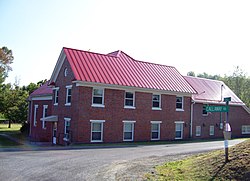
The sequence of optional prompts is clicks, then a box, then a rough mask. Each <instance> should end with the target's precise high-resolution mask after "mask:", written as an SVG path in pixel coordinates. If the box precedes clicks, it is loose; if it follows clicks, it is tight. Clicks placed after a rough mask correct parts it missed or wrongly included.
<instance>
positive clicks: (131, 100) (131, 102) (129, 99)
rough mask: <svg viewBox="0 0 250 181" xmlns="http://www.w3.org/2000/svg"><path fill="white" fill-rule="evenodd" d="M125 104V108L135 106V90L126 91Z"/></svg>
mask: <svg viewBox="0 0 250 181" xmlns="http://www.w3.org/2000/svg"><path fill="white" fill-rule="evenodd" d="M124 104H125V106H124V108H132V109H134V108H135V95H134V92H125V103H124Z"/></svg>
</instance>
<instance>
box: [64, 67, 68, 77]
mask: <svg viewBox="0 0 250 181" xmlns="http://www.w3.org/2000/svg"><path fill="white" fill-rule="evenodd" d="M67 76H68V69H67V68H65V69H64V77H67Z"/></svg>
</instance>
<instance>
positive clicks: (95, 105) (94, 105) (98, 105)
mask: <svg viewBox="0 0 250 181" xmlns="http://www.w3.org/2000/svg"><path fill="white" fill-rule="evenodd" d="M91 106H92V107H105V105H103V104H92V105H91Z"/></svg>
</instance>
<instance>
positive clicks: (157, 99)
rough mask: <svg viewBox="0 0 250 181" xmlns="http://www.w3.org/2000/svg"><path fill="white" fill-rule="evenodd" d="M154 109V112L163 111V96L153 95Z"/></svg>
mask: <svg viewBox="0 0 250 181" xmlns="http://www.w3.org/2000/svg"><path fill="white" fill-rule="evenodd" d="M152 109H153V110H159V109H161V96H160V95H158V94H153V96H152Z"/></svg>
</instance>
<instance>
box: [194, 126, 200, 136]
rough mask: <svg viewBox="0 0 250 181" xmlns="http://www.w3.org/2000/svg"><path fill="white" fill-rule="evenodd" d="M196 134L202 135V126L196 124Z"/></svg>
mask: <svg viewBox="0 0 250 181" xmlns="http://www.w3.org/2000/svg"><path fill="white" fill-rule="evenodd" d="M195 136H201V126H196V128H195Z"/></svg>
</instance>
